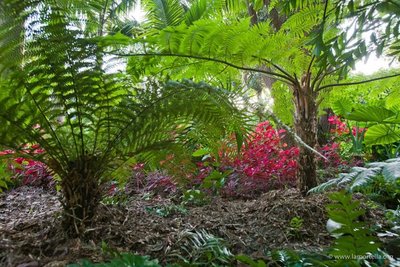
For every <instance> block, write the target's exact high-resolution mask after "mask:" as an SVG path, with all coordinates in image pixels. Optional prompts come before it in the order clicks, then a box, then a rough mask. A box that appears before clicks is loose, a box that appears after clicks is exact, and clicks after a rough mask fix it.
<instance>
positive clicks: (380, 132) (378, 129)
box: [364, 124, 400, 145]
mask: <svg viewBox="0 0 400 267" xmlns="http://www.w3.org/2000/svg"><path fill="white" fill-rule="evenodd" d="M364 140H365V144H367V145H386V144H392V143H394V142H397V141H399V140H400V130H399V129H396V128H394V127H392V126H390V125H386V124H378V125H373V126H371V127H370V128H369V129H368V131H367V133H366V134H365V139H364Z"/></svg>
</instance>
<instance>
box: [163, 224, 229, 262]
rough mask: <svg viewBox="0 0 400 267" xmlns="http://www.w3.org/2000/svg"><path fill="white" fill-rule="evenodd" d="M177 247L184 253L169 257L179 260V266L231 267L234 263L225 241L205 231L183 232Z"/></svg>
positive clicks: (173, 252) (173, 254) (174, 252)
mask: <svg viewBox="0 0 400 267" xmlns="http://www.w3.org/2000/svg"><path fill="white" fill-rule="evenodd" d="M176 245H177V246H179V250H180V251H183V253H182V252H179V251H172V252H171V253H170V254H169V256H170V257H172V258H175V259H176V260H178V262H179V266H221V265H222V266H224V265H225V266H230V265H229V264H230V263H231V262H232V261H233V254H232V253H231V252H230V251H229V249H228V248H227V247H226V246H225V244H224V241H223V239H221V238H219V237H216V236H214V235H213V234H211V233H208V232H207V231H205V230H199V231H185V232H182V234H181V235H180V237H179V240H177V242H176ZM176 260H175V261H176Z"/></svg>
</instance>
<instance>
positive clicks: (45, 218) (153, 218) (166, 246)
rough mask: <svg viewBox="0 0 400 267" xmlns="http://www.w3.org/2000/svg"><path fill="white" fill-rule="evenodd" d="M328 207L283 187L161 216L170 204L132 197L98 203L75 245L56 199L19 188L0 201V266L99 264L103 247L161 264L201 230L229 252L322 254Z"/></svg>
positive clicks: (320, 197) (315, 197) (320, 200)
mask: <svg viewBox="0 0 400 267" xmlns="http://www.w3.org/2000/svg"><path fill="white" fill-rule="evenodd" d="M327 202H328V200H327V198H326V197H325V196H324V195H312V196H308V197H305V198H304V197H302V196H301V195H300V194H299V193H298V191H297V190H295V189H288V190H277V191H271V192H269V193H266V194H263V195H261V196H260V197H259V198H257V199H254V200H226V199H220V198H215V199H213V200H212V202H211V203H210V204H207V205H205V206H201V207H186V211H179V210H178V209H176V210H174V209H171V208H170V209H169V214H168V216H165V215H166V214H165V213H164V216H165V217H162V216H160V213H159V214H157V210H161V211H162V210H164V211H165V210H168V208H169V207H173V203H172V202H171V201H170V200H168V199H155V198H153V199H150V200H144V199H143V198H142V197H140V196H136V197H134V198H132V199H130V200H129V201H128V203H127V204H126V205H124V206H118V205H100V207H99V210H98V216H97V217H96V219H95V222H94V223H93V225H92V227H90V228H89V229H87V233H86V239H85V241H81V240H78V239H73V240H71V239H69V240H68V239H67V238H66V237H65V236H64V235H63V232H62V229H61V206H60V204H59V201H58V197H57V195H55V194H54V193H51V192H48V191H45V190H43V189H41V188H35V187H20V188H18V189H16V190H13V191H10V192H8V193H5V194H3V195H1V196H0V266H19V267H35V266H47V267H50V266H53V267H54V266H65V265H66V264H67V263H73V262H78V261H79V259H82V258H86V259H89V260H92V261H101V260H104V250H103V252H102V249H101V246H102V245H101V244H103V247H104V244H106V246H107V247H109V248H112V249H115V250H118V251H131V252H137V253H139V254H143V255H150V256H151V257H152V258H157V259H159V260H160V261H162V262H165V261H166V260H168V259H169V260H171V258H170V257H171V255H173V254H174V253H176V252H177V251H178V253H179V249H180V245H181V244H182V238H183V237H184V236H185V234H187V233H188V232H195V231H202V230H205V231H207V232H208V233H211V234H213V235H215V236H217V237H220V238H222V239H224V240H225V241H226V244H227V245H228V247H229V249H230V250H231V252H232V253H234V254H237V253H244V254H248V255H252V256H254V257H259V256H262V255H264V253H265V251H266V250H268V249H275V248H293V249H300V250H314V251H315V250H321V249H322V248H324V247H327V246H328V245H329V243H330V242H331V241H332V238H331V237H330V236H329V235H328V234H327V232H326V230H325V224H326V221H327V217H326V212H325V204H326V203H327ZM161 215H163V214H161ZM294 217H299V218H301V219H303V227H301V228H300V230H299V232H298V233H296V234H295V235H293V233H292V232H291V231H290V229H289V223H290V221H291V219H292V218H294ZM182 253H183V252H182Z"/></svg>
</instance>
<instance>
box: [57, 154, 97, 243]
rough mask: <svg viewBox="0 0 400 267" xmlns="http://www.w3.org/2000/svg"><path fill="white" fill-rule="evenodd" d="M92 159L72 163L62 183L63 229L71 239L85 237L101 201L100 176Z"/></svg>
mask: <svg viewBox="0 0 400 267" xmlns="http://www.w3.org/2000/svg"><path fill="white" fill-rule="evenodd" d="M93 163H94V162H92V161H91V160H90V159H86V160H77V161H75V162H71V164H70V166H69V175H68V176H67V177H66V178H64V179H63V180H62V182H61V187H62V190H63V193H64V200H63V206H64V218H63V227H64V230H65V231H66V233H67V235H68V236H69V237H73V238H74V237H81V236H83V234H84V232H85V229H86V227H87V226H88V225H90V224H91V222H92V219H93V217H94V215H95V212H96V208H97V206H98V204H99V202H100V199H101V192H100V188H99V175H98V174H97V173H96V172H97V168H95V165H94V164H93Z"/></svg>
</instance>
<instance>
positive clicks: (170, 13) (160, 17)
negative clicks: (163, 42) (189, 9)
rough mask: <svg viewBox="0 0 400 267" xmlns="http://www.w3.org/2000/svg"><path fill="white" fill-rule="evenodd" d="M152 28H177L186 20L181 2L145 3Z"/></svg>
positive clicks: (157, 1) (158, 0)
mask: <svg viewBox="0 0 400 267" xmlns="http://www.w3.org/2000/svg"><path fill="white" fill-rule="evenodd" d="M145 5H146V9H147V10H149V12H148V23H149V25H150V27H151V28H154V29H158V30H161V29H164V28H166V27H168V26H177V25H179V24H181V23H182V21H183V20H184V9H183V6H182V4H181V3H180V1H179V0H151V1H146V2H145Z"/></svg>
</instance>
